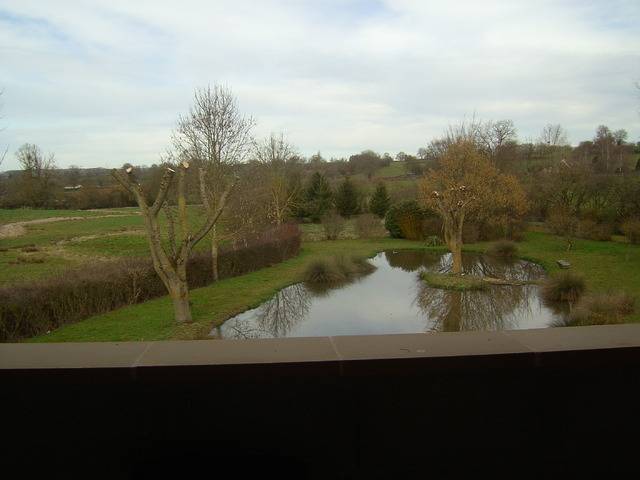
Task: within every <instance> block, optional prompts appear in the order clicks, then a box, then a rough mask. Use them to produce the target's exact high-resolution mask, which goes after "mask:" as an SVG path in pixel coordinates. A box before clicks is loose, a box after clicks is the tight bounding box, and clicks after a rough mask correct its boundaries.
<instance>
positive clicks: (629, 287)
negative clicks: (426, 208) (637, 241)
mask: <svg viewBox="0 0 640 480" xmlns="http://www.w3.org/2000/svg"><path fill="white" fill-rule="evenodd" d="M487 246H488V244H486V243H485V244H482V243H478V244H473V245H467V246H465V251H473V252H479V253H483V252H484V251H485V250H486V248H487ZM400 248H424V243H421V242H410V241H407V240H397V239H390V238H385V239H376V240H337V241H325V242H307V243H304V244H303V248H302V251H301V253H300V255H299V256H297V257H296V258H293V259H290V260H288V261H286V262H284V263H282V264H279V265H276V266H273V267H269V268H265V269H262V270H259V271H257V272H253V273H250V274H247V275H243V276H241V277H236V278H230V279H226V280H223V281H220V282H218V283H216V284H213V285H210V286H207V287H203V288H199V289H195V290H193V291H192V292H191V300H192V302H193V318H194V323H193V324H192V325H189V326H177V325H174V323H173V313H172V308H171V302H170V300H169V298H168V297H163V298H159V299H156V300H152V301H149V302H146V303H144V304H140V305H134V306H130V307H125V308H122V309H119V310H116V311H113V312H110V313H107V314H104V315H100V316H96V317H93V318H90V319H88V320H85V321H82V322H79V323H77V324H73V325H68V326H65V327H63V328H60V329H58V330H56V331H54V332H52V333H51V334H49V335H43V336H40V337H36V338H34V339H32V341H36V342H47V341H51V342H64V341H123V340H164V339H173V338H203V336H204V335H206V333H207V332H208V331H209V330H210V329H211V328H212V327H213V326H215V325H219V324H221V323H222V322H224V320H226V319H227V318H229V317H230V316H233V315H235V314H237V313H239V312H242V311H244V310H246V309H249V308H253V307H256V306H258V305H259V304H261V303H262V302H264V301H265V300H267V299H269V298H270V297H271V296H272V295H273V294H274V293H275V292H276V291H277V290H279V289H281V288H283V287H285V286H287V285H289V284H291V283H295V282H297V281H299V279H301V278H302V275H303V273H304V271H305V268H306V266H307V265H309V264H310V263H311V262H312V261H314V260H317V259H318V258H322V257H327V256H333V255H336V254H345V253H348V254H351V255H359V256H371V255H373V254H375V253H376V252H379V251H381V250H385V249H400ZM518 249H519V256H520V257H522V258H525V259H529V260H532V261H536V262H538V263H540V264H541V265H542V266H543V267H544V268H545V269H546V270H547V271H549V272H554V271H556V270H559V268H558V267H557V265H556V264H555V261H556V260H558V259H566V260H568V261H569V262H571V264H572V267H571V269H572V271H575V272H577V273H580V274H582V275H583V276H584V277H585V278H586V280H587V288H588V290H590V291H594V292H606V291H609V290H624V291H626V292H627V293H629V294H631V295H632V296H633V297H634V298H636V300H639V299H640V246H637V245H630V244H624V243H617V242H596V241H589V240H577V241H576V243H575V246H574V249H573V250H572V251H570V252H567V251H566V246H565V243H564V240H563V239H562V238H559V237H555V236H552V235H548V234H544V233H538V232H530V233H528V234H527V236H526V240H525V241H523V242H521V243H519V244H518ZM432 250H442V248H441V247H440V248H438V247H436V248H434V249H432ZM629 320H630V321H639V320H640V315H639V314H638V313H635V314H633V315H632V316H631V317H629Z"/></svg>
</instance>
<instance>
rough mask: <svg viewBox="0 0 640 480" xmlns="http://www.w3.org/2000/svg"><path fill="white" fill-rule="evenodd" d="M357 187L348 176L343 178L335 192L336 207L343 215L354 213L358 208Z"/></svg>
mask: <svg viewBox="0 0 640 480" xmlns="http://www.w3.org/2000/svg"><path fill="white" fill-rule="evenodd" d="M358 200H359V199H358V189H357V187H356V186H355V184H354V183H353V182H352V181H351V179H350V178H349V177H347V178H345V179H344V181H343V182H342V184H341V185H340V187H338V191H337V192H336V198H335V202H336V209H337V210H338V213H339V214H340V215H342V216H343V217H347V218H348V217H350V216H351V215H355V214H356V213H358V212H359V210H360V205H359V202H358Z"/></svg>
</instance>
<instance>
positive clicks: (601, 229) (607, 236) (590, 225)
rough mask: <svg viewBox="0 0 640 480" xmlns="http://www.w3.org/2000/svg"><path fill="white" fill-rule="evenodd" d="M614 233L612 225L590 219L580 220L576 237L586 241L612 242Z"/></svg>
mask: <svg viewBox="0 0 640 480" xmlns="http://www.w3.org/2000/svg"><path fill="white" fill-rule="evenodd" d="M612 233H613V227H611V225H608V224H606V223H597V222H595V221H594V220H590V219H585V220H580V221H579V222H578V225H577V228H576V236H577V237H579V238H584V239H586V240H598V241H608V240H611V234H612Z"/></svg>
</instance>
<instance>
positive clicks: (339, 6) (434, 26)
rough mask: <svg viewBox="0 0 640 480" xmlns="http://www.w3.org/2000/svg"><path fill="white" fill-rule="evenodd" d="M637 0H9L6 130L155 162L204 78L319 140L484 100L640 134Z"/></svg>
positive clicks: (377, 130)
mask: <svg viewBox="0 0 640 480" xmlns="http://www.w3.org/2000/svg"><path fill="white" fill-rule="evenodd" d="M639 25H640V1H638V0H629V1H615V0H613V1H612V0H609V1H604V0H603V1H593V2H590V1H581V0H580V1H579V0H576V1H540V0H536V1H527V2H524V1H513V0H512V1H499V2H497V1H496V2H492V1H486V2H484V1H469V2H467V1H445V0H441V1H437V2H432V1H426V0H424V1H419V0H415V1H411V0H406V1H392V0H389V1H379V2H378V1H356V0H353V1H338V0H335V1H334V0H330V1H322V0H315V1H244V0H233V1H222V0H212V1H200V2H199V1H190V0H180V1H173V2H168V1H159V0H154V1H142V0H136V1H125V0H123V1H118V0H105V1H81V0H69V1H64V0H56V1H46V0H41V1H29V0H15V1H13V0H0V88H1V89H3V90H4V94H3V96H2V98H1V99H0V102H1V104H2V111H1V113H2V116H3V118H2V120H0V126H2V127H4V130H3V131H1V132H0V146H1V145H5V144H8V145H9V149H10V154H9V156H8V157H7V160H6V161H5V164H4V165H3V167H2V168H3V169H5V170H7V169H12V168H16V162H15V159H14V155H13V152H14V151H15V150H16V149H17V148H18V147H19V146H20V145H21V144H22V143H25V142H30V143H35V144H38V145H39V146H40V147H41V148H42V149H44V150H45V151H51V152H55V154H56V158H57V160H58V164H59V166H63V167H65V166H68V165H70V164H76V165H79V166H82V167H92V166H109V167H111V166H118V165H121V164H122V163H124V162H131V163H134V164H152V163H154V162H156V161H157V160H158V156H159V154H160V153H161V152H162V151H163V150H164V149H165V148H166V146H167V144H168V139H169V135H170V132H171V129H172V128H173V126H174V124H175V121H176V118H177V116H178V114H180V113H182V112H185V111H186V110H188V108H189V106H190V103H191V97H192V95H193V90H194V88H196V87H199V86H206V85H207V84H214V83H223V84H226V85H228V86H229V87H231V88H232V89H233V92H234V93H235V95H236V96H237V98H238V101H239V104H240V108H241V109H242V111H243V112H245V113H247V114H250V115H252V116H254V117H255V119H256V120H257V128H256V131H255V133H256V135H258V136H262V135H267V134H269V133H270V132H284V133H285V135H287V137H288V138H289V140H290V141H291V142H292V143H293V144H294V145H296V146H297V148H298V149H299V151H300V152H301V153H302V154H304V155H310V154H312V153H314V152H316V151H318V150H319V151H321V152H322V155H323V156H325V157H326V158H329V157H332V156H334V157H340V156H348V155H350V154H352V153H355V152H358V151H361V150H363V149H367V148H371V149H374V150H377V151H379V152H381V153H382V152H390V153H391V154H395V153H396V152H398V151H400V150H402V151H405V152H408V153H415V152H416V150H417V149H418V148H419V147H420V146H424V145H425V144H426V143H428V141H429V140H430V139H431V138H433V137H434V136H437V135H438V134H440V133H441V132H442V131H443V129H444V128H445V127H446V126H447V125H448V124H450V123H454V122H457V121H459V120H461V119H463V118H464V117H465V116H466V117H467V118H468V117H470V116H472V115H473V114H474V112H475V114H476V116H477V117H479V118H482V119H495V120H497V119H503V118H509V119H512V120H513V121H514V122H515V124H516V127H517V128H518V134H519V138H520V139H521V140H525V139H527V138H529V137H536V136H537V135H538V134H539V132H540V130H541V129H542V127H543V126H544V124H546V123H548V122H553V123H561V124H562V125H563V126H564V127H565V128H566V129H567V130H568V132H569V139H570V141H571V142H572V143H577V142H578V141H580V140H583V139H589V138H591V137H592V136H593V132H594V131H595V128H596V127H597V126H598V125H599V124H606V125H608V126H609V127H611V128H612V129H618V128H625V129H627V130H628V132H629V140H630V141H634V142H635V141H639V140H640V113H639V111H640V91H639V90H637V89H636V88H635V87H634V83H635V82H637V81H638V80H640V27H639Z"/></svg>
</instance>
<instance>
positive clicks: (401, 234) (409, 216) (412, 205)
mask: <svg viewBox="0 0 640 480" xmlns="http://www.w3.org/2000/svg"><path fill="white" fill-rule="evenodd" d="M423 219H424V211H423V210H422V209H421V208H420V206H419V205H418V203H417V202H415V201H408V202H402V203H398V204H396V205H393V206H392V207H391V208H390V209H389V211H388V212H387V215H386V217H385V222H384V226H385V228H386V229H387V230H388V231H389V234H390V235H391V236H392V237H393V238H410V239H413V240H418V239H420V240H421V239H423V238H424V230H423V223H422V222H423ZM407 235H409V236H407Z"/></svg>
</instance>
